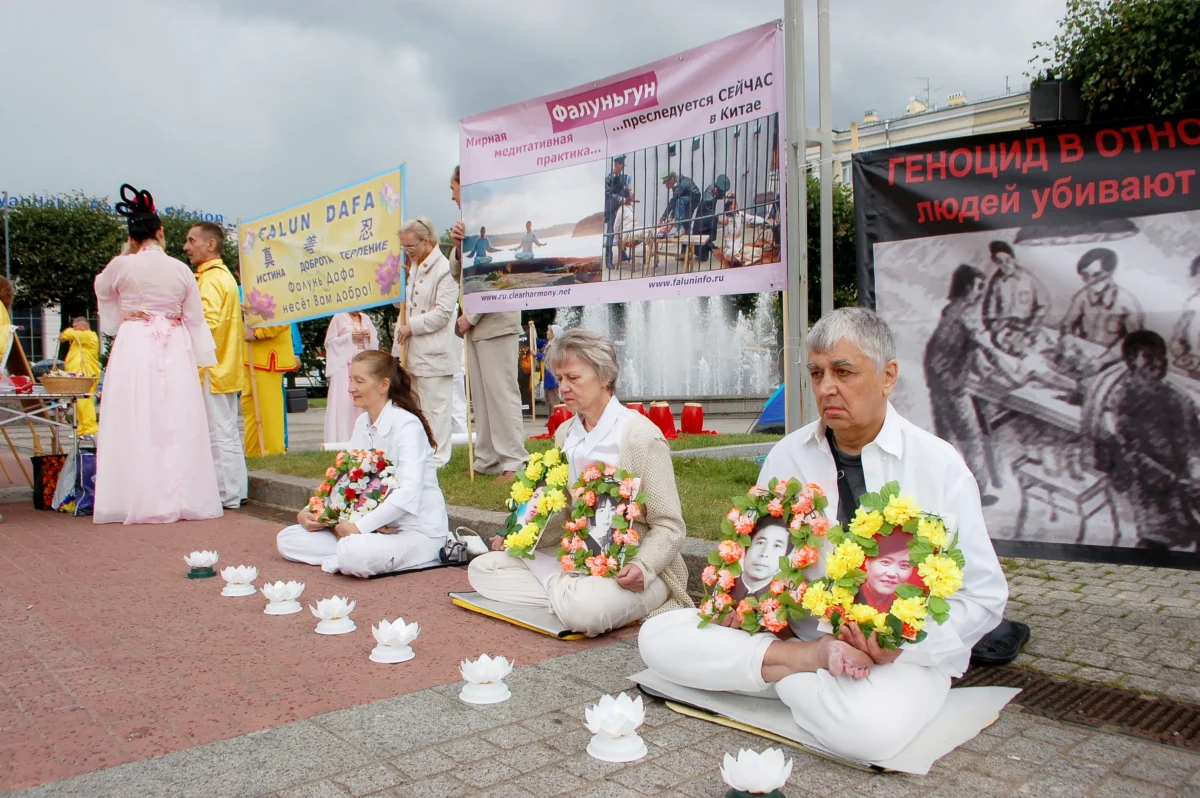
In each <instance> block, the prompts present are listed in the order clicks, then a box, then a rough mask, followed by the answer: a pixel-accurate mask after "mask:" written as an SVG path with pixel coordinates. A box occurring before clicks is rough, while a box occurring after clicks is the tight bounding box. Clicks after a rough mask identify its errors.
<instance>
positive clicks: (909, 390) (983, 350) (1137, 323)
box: [854, 114, 1200, 568]
mask: <svg viewBox="0 0 1200 798" xmlns="http://www.w3.org/2000/svg"><path fill="white" fill-rule="evenodd" d="M1198 169H1200V116H1197V115H1195V114H1192V115H1180V116H1174V117H1167V118H1160V119H1154V120H1144V121H1127V122H1121V123H1120V124H1097V125H1088V126H1073V127H1054V128H1045V129H1037V130H1028V131H1020V132H1014V133H997V134H991V135H986V136H976V137H971V138H962V139H953V140H948V141H938V142H932V143H928V144H920V145H913V146H908V147H900V148H893V149H888V150H878V151H874V152H869V153H864V154H860V155H856V156H855V157H854V199H855V213H856V222H857V235H858V253H859V287H860V292H861V294H862V296H861V299H862V301H863V303H864V304H867V305H871V304H872V303H873V304H874V306H875V307H876V309H877V310H878V311H879V312H880V313H881V314H882V315H883V317H884V318H885V319H887V320H888V322H889V323H890V325H891V326H892V329H893V331H894V332H895V334H896V348H897V352H898V354H899V362H900V380H899V383H898V387H897V390H896V392H895V393H894V394H893V401H894V402H895V404H896V407H897V408H898V409H899V410H900V411H901V412H902V413H903V414H904V415H906V416H907V417H908V418H909V419H911V420H912V421H914V422H915V423H917V424H919V425H921V426H922V427H924V428H926V429H929V430H931V431H933V432H935V433H936V434H937V435H938V436H939V437H941V438H944V439H945V440H947V441H949V442H950V443H952V444H953V445H954V446H955V447H956V448H957V449H958V451H959V452H960V453H961V454H962V456H963V458H964V459H965V460H966V463H967V465H968V466H969V467H970V469H971V471H972V472H973V473H974V475H975V479H976V481H977V482H978V483H979V488H980V493H981V498H982V501H983V505H984V514H985V516H986V518H987V521H988V530H989V532H990V534H991V536H992V538H993V539H994V540H995V541H996V548H997V551H999V552H1001V553H1002V554H1007V555H1012V556H1035V557H1053V558H1063V557H1066V558H1069V559H1076V560H1098V561H1114V562H1130V563H1139V564H1146V565H1160V566H1172V567H1181V568H1200V551H1198V550H1200V182H1198V179H1197V178H1198V176H1197V170H1198Z"/></svg>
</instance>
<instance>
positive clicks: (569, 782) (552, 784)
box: [511, 767, 587, 798]
mask: <svg viewBox="0 0 1200 798" xmlns="http://www.w3.org/2000/svg"><path fill="white" fill-rule="evenodd" d="M511 783H512V784H514V785H515V786H517V787H520V788H521V789H524V790H528V791H529V792H531V793H533V794H534V795H535V796H537V798H554V796H556V795H562V794H564V793H572V794H574V793H575V792H576V791H578V790H580V789H582V788H583V787H584V785H586V784H587V782H586V781H584V780H583V779H581V778H579V777H578V776H576V775H574V774H572V773H568V772H567V771H566V770H564V769H563V768H561V767H553V768H547V769H545V770H539V771H536V772H534V773H527V774H526V775H524V776H521V777H520V778H518V779H513V781H512V782H511Z"/></svg>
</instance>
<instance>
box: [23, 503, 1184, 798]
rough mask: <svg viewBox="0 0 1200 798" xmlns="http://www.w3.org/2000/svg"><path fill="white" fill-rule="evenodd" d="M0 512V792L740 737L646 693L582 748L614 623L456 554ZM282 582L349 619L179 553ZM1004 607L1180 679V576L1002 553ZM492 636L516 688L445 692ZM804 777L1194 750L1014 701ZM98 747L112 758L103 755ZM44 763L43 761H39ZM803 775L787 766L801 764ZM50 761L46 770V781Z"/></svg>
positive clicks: (679, 774) (505, 760)
mask: <svg viewBox="0 0 1200 798" xmlns="http://www.w3.org/2000/svg"><path fill="white" fill-rule="evenodd" d="M3 513H4V516H5V523H4V524H0V792H2V791H3V790H5V789H19V788H23V787H32V786H33V785H43V786H41V787H37V788H35V789H33V790H31V791H30V793H29V794H31V795H53V796H58V795H80V796H108V795H114V796H123V795H129V796H159V795H193V794H194V795H205V796H212V795H238V796H241V795H278V796H281V798H282V796H288V797H289V798H291V797H293V796H324V795H339V796H341V795H348V794H352V795H367V794H371V795H391V796H400V795H428V796H437V795H496V796H525V795H534V796H545V795H552V794H556V793H557V792H563V793H568V792H569V793H571V794H578V795H594V796H605V795H608V796H621V795H636V794H662V795H682V796H695V797H696V798H700V796H707V795H713V796H716V795H721V794H722V791H721V789H720V786H719V784H718V780H717V776H716V768H717V767H719V764H720V758H721V755H723V754H724V753H725V752H726V751H733V752H735V751H736V749H737V748H738V747H739V746H753V747H755V748H757V749H761V748H763V747H765V746H766V745H767V744H766V743H765V742H764V741H760V740H758V739H757V738H750V737H747V736H745V735H742V734H739V733H734V732H731V731H728V730H724V729H721V728H719V727H716V726H713V725H711V724H705V723H702V722H699V721H694V720H689V719H685V718H682V717H679V716H676V715H674V714H671V713H668V712H667V711H666V710H665V709H664V708H663V707H662V706H661V705H658V704H651V707H650V709H649V710H648V716H649V720H648V721H647V727H648V728H647V730H646V732H645V737H646V739H647V741H648V742H649V743H650V745H651V757H650V760H651V761H649V762H645V763H635V764H633V765H630V766H626V767H620V766H612V765H605V764H602V763H599V762H596V761H593V760H591V759H590V758H589V757H587V755H586V754H585V753H584V746H585V745H586V743H587V734H586V732H585V731H584V730H583V726H582V721H583V708H584V707H585V706H586V705H588V704H591V703H594V702H595V701H596V700H597V699H598V698H599V696H600V695H602V694H603V693H604V692H615V691H617V690H621V689H626V688H628V687H629V685H628V684H627V683H626V682H624V680H623V677H624V676H625V675H627V674H629V673H633V672H635V671H637V670H639V669H640V668H641V662H640V660H639V658H638V657H637V650H636V646H635V645H634V642H633V641H632V640H631V639H630V634H629V633H624V634H623V635H617V636H616V637H615V638H614V637H610V638H605V639H602V640H598V641H582V642H572V643H567V642H561V641H557V640H553V639H550V638H546V637H542V636H539V635H535V634H533V633H529V632H524V631H522V630H519V629H516V628H513V627H509V626H507V625H504V624H501V623H498V622H495V621H490V620H487V619H485V618H482V617H479V616H474V615H470V614H468V613H466V612H464V611H462V610H458V609H456V608H453V607H451V606H450V605H449V603H448V601H447V599H446V597H445V593H446V592H447V591H449V590H457V589H465V587H466V579H465V574H464V573H463V572H462V571H461V570H458V569H440V570H435V571H430V572H426V573H422V574H410V575H407V576H401V577H395V578H388V579H381V580H370V581H362V580H354V579H349V578H346V577H335V576H331V575H328V574H323V573H321V572H320V571H319V570H318V569H316V568H310V567H308V566H302V565H297V564H293V563H286V562H284V561H283V560H281V559H280V558H279V557H278V555H277V554H276V553H275V551H274V543H273V540H274V533H275V531H276V530H277V529H278V525H277V524H273V523H270V522H266V521H263V520H260V519H258V518H254V517H251V516H249V515H246V514H241V513H238V514H232V515H230V516H227V517H226V518H224V519H221V520H220V521H214V522H207V523H185V524H176V525H172V526H169V527H125V528H122V527H113V526H105V527H96V526H94V525H93V524H91V523H90V519H75V518H69V517H66V516H62V515H58V514H54V513H37V512H34V511H32V510H30V509H28V507H27V505H17V504H6V505H4V506H3ZM196 548H215V549H217V550H218V551H219V552H220V553H221V563H222V564H224V565H230V564H237V563H240V562H245V563H247V564H253V565H257V566H258V567H259V569H260V573H261V576H262V578H261V579H260V580H259V582H258V583H259V584H262V582H263V581H265V580H274V579H292V578H297V579H301V580H303V581H305V582H306V584H307V589H306V590H305V595H304V596H303V599H306V600H309V601H314V600H316V599H317V598H320V597H323V596H327V595H331V594H333V593H335V592H336V593H338V594H339V595H350V597H352V598H355V599H357V600H358V602H359V605H358V608H357V609H356V610H355V615H354V617H355V619H356V621H357V623H358V625H359V630H358V631H357V632H355V633H353V634H350V635H346V636H343V637H334V638H321V637H317V636H315V635H314V634H313V632H312V627H313V625H314V624H315V620H314V619H313V618H311V616H309V615H308V613H307V612H305V613H303V614H300V615H294V616H284V617H270V616H265V615H263V614H262V606H263V603H264V600H263V599H262V598H261V597H255V598H249V597H247V598H241V599H228V598H222V597H220V596H219V595H218V593H219V590H220V587H221V583H220V580H219V579H217V580H202V581H189V580H187V579H185V578H184V573H185V571H186V566H185V565H184V563H183V561H182V555H183V554H185V553H186V552H188V551H191V550H192V549H196ZM1005 568H1006V570H1007V572H1008V574H1009V576H1010V579H1011V582H1012V595H1013V600H1012V602H1011V604H1010V611H1009V617H1012V618H1016V619H1021V620H1025V621H1027V622H1028V623H1030V624H1031V625H1032V627H1033V635H1034V637H1033V641H1032V642H1031V644H1030V646H1029V649H1028V650H1027V653H1026V654H1025V655H1023V656H1022V658H1021V663H1022V664H1024V665H1026V666H1028V667H1031V668H1037V669H1039V670H1043V671H1047V672H1050V673H1054V674H1062V675H1066V676H1067V677H1068V678H1074V679H1082V680H1087V681H1093V682H1099V683H1116V684H1120V685H1121V686H1125V687H1131V688H1134V689H1141V690H1148V691H1152V692H1155V693H1162V694H1165V695H1168V696H1171V697H1174V698H1178V699H1184V700H1193V701H1194V700H1196V693H1195V689H1196V683H1197V682H1198V681H1200V679H1198V678H1197V676H1198V675H1200V668H1198V666H1197V662H1198V660H1200V619H1198V616H1200V574H1197V573H1194V572H1181V571H1168V570H1157V569H1149V568H1132V567H1123V566H1105V565H1089V564H1083V563H1053V562H1037V561H1029V560H1006V561H1005ZM397 615H403V616H404V617H405V618H406V619H409V620H412V619H416V620H418V621H419V622H420V623H421V625H422V630H423V631H422V635H421V637H420V638H419V639H418V641H417V643H416V644H415V645H414V648H415V649H416V650H417V652H418V653H417V659H415V660H413V661H412V662H410V663H407V664H404V665H397V666H382V665H375V664H373V663H370V662H369V661H367V659H366V655H367V653H368V651H369V649H370V647H371V645H372V644H373V640H372V639H371V636H370V630H369V628H368V627H369V626H370V624H371V623H374V622H377V621H378V620H380V619H381V618H384V617H387V618H389V619H394V618H395V617H396V616H397ZM484 651H486V652H488V653H492V654H505V655H507V656H510V657H514V658H515V659H516V660H517V662H518V664H519V667H518V669H517V671H516V672H515V673H514V676H513V677H512V680H511V684H512V687H513V690H514V693H515V697H514V698H513V699H512V700H511V701H509V702H507V703H505V704H502V705H499V706H495V707H485V708H477V707H468V706H466V705H463V704H461V703H459V702H458V701H457V699H456V697H455V696H456V695H457V689H458V682H459V676H458V673H457V662H458V660H460V659H461V658H463V657H474V656H477V655H478V654H480V653H483V652H484ZM789 753H790V755H793V756H795V757H796V759H797V767H796V776H795V778H794V780H795V781H796V782H797V784H796V786H795V787H793V788H790V789H789V790H788V794H789V795H790V796H792V798H796V796H802V795H835V794H845V795H876V794H878V795H897V796H908V795H947V796H950V795H963V796H966V795H972V796H973V798H974V796H989V795H1005V794H1021V795H1034V796H1036V795H1043V794H1046V795H1056V796H1059V795H1061V796H1072V795H1079V796H1113V798H1116V796H1137V795H1145V796H1158V795H1181V796H1189V798H1200V776H1198V775H1197V769H1198V768H1200V755H1197V754H1194V753H1189V752H1185V751H1181V750H1177V749H1172V748H1165V747H1161V746H1156V745H1153V744H1150V743H1145V742H1142V741H1139V740H1136V739H1133V738H1129V737H1122V736H1116V735H1111V734H1106V733H1103V732H1099V731H1096V730H1092V729H1086V728H1080V727H1068V726H1064V725H1061V724H1057V723H1054V722H1051V721H1047V720H1045V719H1042V718H1038V717H1035V716H1033V715H1030V714H1027V713H1024V712H1022V711H1021V710H1020V708H1019V707H1012V708H1010V709H1008V710H1006V711H1005V712H1004V713H1003V716H1002V718H1001V720H1000V722H999V723H997V724H996V725H995V726H993V727H992V728H990V729H989V730H987V731H986V732H985V733H984V734H983V735H981V736H980V737H978V738H977V739H975V740H973V741H972V742H971V743H969V744H968V745H967V746H965V748H964V749H963V750H960V751H957V752H955V753H953V754H951V755H950V756H949V757H947V758H946V759H944V760H943V761H942V762H940V763H939V765H938V767H937V769H936V770H935V773H934V774H932V775H931V776H929V777H925V778H915V777H908V776H873V775H871V774H866V773H861V772H859V771H855V770H852V769H849V768H846V767H844V766H841V765H836V764H833V763H829V762H825V761H823V760H818V759H816V758H814V757H811V756H808V755H806V754H803V753H800V752H789ZM118 765H119V767H114V766H118ZM55 780H61V781H55ZM801 780H803V782H804V783H803V784H800V781H801ZM47 782H53V783H47Z"/></svg>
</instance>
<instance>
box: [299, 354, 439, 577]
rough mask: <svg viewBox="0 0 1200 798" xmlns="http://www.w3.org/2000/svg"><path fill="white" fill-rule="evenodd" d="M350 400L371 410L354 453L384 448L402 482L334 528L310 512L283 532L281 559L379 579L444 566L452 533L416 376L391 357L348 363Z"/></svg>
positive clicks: (360, 423)
mask: <svg viewBox="0 0 1200 798" xmlns="http://www.w3.org/2000/svg"><path fill="white" fill-rule="evenodd" d="M350 396H351V397H352V398H353V399H354V406H355V407H358V408H361V409H363V410H365V411H366V412H365V413H363V414H362V415H360V416H359V417H358V420H357V421H355V423H354V434H353V435H352V436H351V438H350V448H351V449H368V450H371V449H379V450H382V451H383V452H384V456H385V457H386V458H387V461H388V463H389V464H390V465H392V466H393V467H394V468H395V473H396V479H397V480H398V483H399V484H397V485H396V487H394V488H393V489H392V490H391V491H389V492H388V494H387V496H385V497H384V499H383V501H381V502H380V503H379V506H378V507H376V508H374V509H373V510H371V511H369V512H368V513H367V514H366V515H364V516H363V517H361V518H359V519H358V520H357V521H354V522H351V521H342V522H340V523H339V524H337V525H336V526H334V527H333V528H332V529H330V528H328V527H326V526H325V525H323V524H321V523H319V522H318V521H317V520H316V518H315V517H314V516H313V514H312V513H311V512H309V511H308V510H307V509H304V510H301V511H300V514H299V515H298V516H297V517H296V521H297V523H296V524H294V525H292V526H290V527H288V528H287V529H285V530H283V531H282V532H280V533H279V537H278V538H277V540H276V543H277V545H278V547H279V553H280V554H282V555H283V556H284V557H285V558H286V559H289V560H294V561H296V562H303V563H308V564H309V565H319V566H321V570H323V571H326V572H328V573H331V574H334V573H343V574H348V575H350V576H361V577H368V576H375V575H377V574H387V573H392V572H394V571H405V570H408V569H410V568H417V567H420V566H422V565H432V564H433V563H436V562H438V552H439V551H440V550H441V548H442V546H443V545H444V544H445V542H446V538H447V537H448V536H449V533H450V522H449V519H447V517H446V500H445V498H443V497H442V490H441V488H439V487H438V481H437V467H436V466H435V465H434V462H433V433H432V432H430V429H429V422H428V421H426V420H425V416H424V415H423V414H422V413H421V406H420V404H419V403H418V401H417V398H416V394H415V392H414V391H413V388H412V378H411V377H409V375H408V373H407V372H406V371H404V369H402V368H400V366H399V364H397V362H396V359H395V358H393V357H392V356H391V355H389V354H388V353H386V352H380V351H378V350H370V351H366V352H360V353H358V354H357V355H355V357H354V360H352V361H351V362H350Z"/></svg>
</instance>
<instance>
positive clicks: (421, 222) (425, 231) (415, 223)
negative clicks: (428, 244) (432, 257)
mask: <svg viewBox="0 0 1200 798" xmlns="http://www.w3.org/2000/svg"><path fill="white" fill-rule="evenodd" d="M433 230H434V228H433V222H431V221H429V220H428V219H426V218H425V217H424V216H421V217H419V218H417V219H409V220H408V221H407V222H405V223H404V224H402V225H400V234H401V235H403V234H405V233H412V234H413V235H415V236H416V237H417V240H418V241H432V242H433V243H435V244H436V243H437V240H438V237H437V233H435V232H434V231H433Z"/></svg>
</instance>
